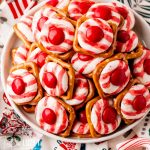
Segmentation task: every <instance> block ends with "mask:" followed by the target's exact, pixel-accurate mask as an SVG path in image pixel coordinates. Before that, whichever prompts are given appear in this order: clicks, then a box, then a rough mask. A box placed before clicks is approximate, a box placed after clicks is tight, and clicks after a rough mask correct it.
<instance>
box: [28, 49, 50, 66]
mask: <svg viewBox="0 0 150 150" xmlns="http://www.w3.org/2000/svg"><path fill="white" fill-rule="evenodd" d="M46 57H47V54H46V53H45V52H43V51H41V49H40V48H36V49H34V50H33V51H32V52H31V53H30V55H29V56H28V61H31V62H34V63H36V64H37V65H38V67H42V66H43V65H44V64H45V58H46Z"/></svg>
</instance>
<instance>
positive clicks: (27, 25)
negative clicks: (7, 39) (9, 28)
mask: <svg viewBox="0 0 150 150" xmlns="http://www.w3.org/2000/svg"><path fill="white" fill-rule="evenodd" d="M32 20H33V16H26V17H23V18H22V19H21V20H20V22H18V23H17V28H18V30H19V31H20V32H21V33H22V34H23V35H24V37H25V38H26V40H27V41H29V42H34V36H33V33H32V29H31V27H32Z"/></svg>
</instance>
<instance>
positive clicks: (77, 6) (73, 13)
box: [68, 0, 95, 20]
mask: <svg viewBox="0 0 150 150" xmlns="http://www.w3.org/2000/svg"><path fill="white" fill-rule="evenodd" d="M94 3H95V2H94V1H93V0H82V1H80V0H73V1H71V2H70V4H69V6H68V14H69V16H70V18H72V19H73V20H78V19H79V18H80V17H82V15H84V14H85V13H86V12H85V10H83V9H85V8H84V7H83V6H81V5H88V6H89V8H90V7H91V6H92V5H93V4H94ZM82 7H83V8H82ZM87 11H88V10H87ZM83 12H84V14H83Z"/></svg>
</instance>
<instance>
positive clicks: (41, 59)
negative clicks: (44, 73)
mask: <svg viewBox="0 0 150 150" xmlns="http://www.w3.org/2000/svg"><path fill="white" fill-rule="evenodd" d="M46 57H47V54H46V53H44V52H41V53H39V54H38V56H37V64H38V66H39V67H42V66H43V65H44V64H45V59H46Z"/></svg>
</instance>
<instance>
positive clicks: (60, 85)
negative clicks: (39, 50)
mask: <svg viewBox="0 0 150 150" xmlns="http://www.w3.org/2000/svg"><path fill="white" fill-rule="evenodd" d="M45 72H51V73H53V74H54V75H55V77H56V79H57V85H56V87H55V88H49V87H48V86H46V85H45V83H44V81H43V76H44V73H45ZM39 76H40V82H41V85H42V87H43V88H44V89H45V90H46V92H47V93H48V94H49V95H51V96H61V95H63V94H64V93H65V92H66V91H67V90H68V74H67V70H66V69H64V68H63V67H62V66H60V65H59V64H57V63H55V62H48V63H47V64H45V65H43V66H42V68H41V70H40V73H39Z"/></svg>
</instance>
